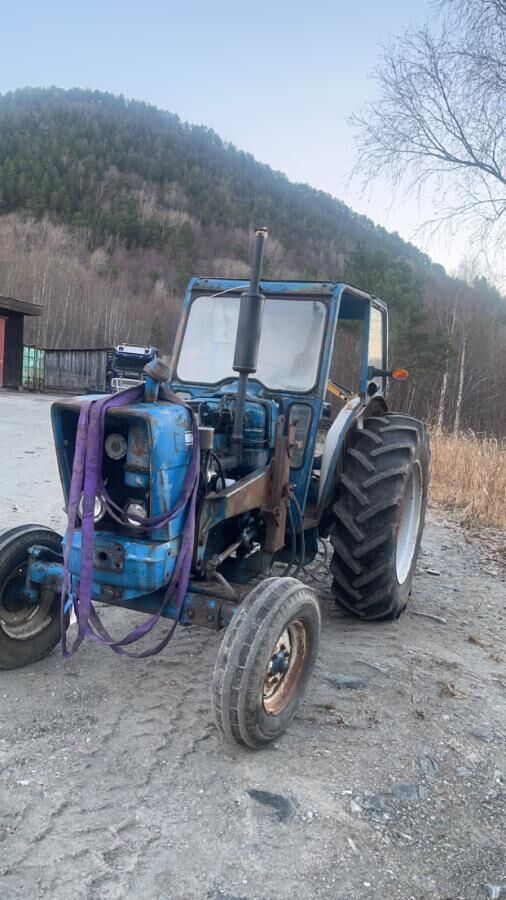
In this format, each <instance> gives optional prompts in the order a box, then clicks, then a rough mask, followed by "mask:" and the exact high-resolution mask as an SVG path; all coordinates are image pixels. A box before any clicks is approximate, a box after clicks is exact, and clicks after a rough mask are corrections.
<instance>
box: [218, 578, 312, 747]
mask: <svg viewBox="0 0 506 900" xmlns="http://www.w3.org/2000/svg"><path fill="white" fill-rule="evenodd" d="M320 627H321V615H320V607H319V605H318V600H317V598H316V594H315V592H314V591H313V590H312V588H310V587H307V586H306V585H304V584H302V583H301V582H300V581H298V580H297V579H296V578H267V579H265V581H262V582H261V583H260V584H259V585H258V586H257V587H255V588H253V590H252V591H251V592H250V593H249V594H248V595H247V596H246V597H245V598H244V600H243V601H242V603H241V606H240V608H239V611H238V612H237V613H236V615H235V617H234V619H233V620H232V622H231V624H230V625H229V627H228V628H227V630H226V632H225V636H224V638H223V641H222V644H221V647H220V650H219V653H218V658H217V660H216V668H215V670H214V678H213V697H212V702H213V712H214V718H215V721H216V724H217V726H218V728H219V730H220V731H221V732H222V734H223V735H224V736H225V737H226V738H228V739H231V740H235V741H237V743H239V744H245V745H246V746H247V747H252V748H253V749H260V748H262V747H265V746H267V744H269V743H270V742H271V741H274V740H276V738H278V737H280V735H282V734H283V732H284V731H286V729H287V728H288V726H289V724H290V722H291V721H292V719H293V717H294V715H295V713H296V711H297V708H298V706H299V704H300V702H301V700H302V697H303V694H304V691H305V690H306V687H307V684H308V681H309V679H310V677H311V673H312V671H313V668H314V664H315V662H316V657H317V655H318V645H319V640H320Z"/></svg>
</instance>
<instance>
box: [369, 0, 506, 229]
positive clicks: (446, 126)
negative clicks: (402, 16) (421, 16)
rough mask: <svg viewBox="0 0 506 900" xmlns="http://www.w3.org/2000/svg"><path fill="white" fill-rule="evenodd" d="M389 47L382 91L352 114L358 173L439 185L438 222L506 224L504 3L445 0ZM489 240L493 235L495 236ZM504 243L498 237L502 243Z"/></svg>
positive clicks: (411, 184) (418, 185) (417, 186)
mask: <svg viewBox="0 0 506 900" xmlns="http://www.w3.org/2000/svg"><path fill="white" fill-rule="evenodd" d="M439 9H440V15H439V17H436V19H435V22H434V24H433V26H432V27H429V26H427V25H426V26H423V27H420V28H415V29H412V30H409V31H407V32H406V33H405V34H404V35H403V36H401V37H399V38H396V39H394V40H393V41H392V42H391V43H390V45H389V46H387V47H386V48H385V49H384V51H383V57H382V60H381V62H380V64H379V66H378V67H377V68H376V70H375V73H374V74H375V78H376V80H377V83H378V86H379V97H378V98H377V99H375V100H374V101H372V102H370V103H369V104H367V105H366V108H365V109H364V110H363V112H362V113H361V114H359V115H356V116H354V117H353V119H352V123H353V124H354V125H355V126H357V127H358V135H357V148H358V164H357V170H358V172H359V173H361V174H362V176H363V177H364V178H365V181H366V183H369V181H370V180H372V179H374V178H376V177H377V176H379V175H381V176H383V177H385V176H387V177H388V178H389V180H390V181H391V182H392V183H393V184H394V185H399V184H400V183H402V184H404V185H405V186H407V187H408V188H409V189H411V190H415V191H421V190H422V189H423V188H424V187H429V188H432V189H433V191H434V197H435V202H436V209H437V221H438V222H443V221H446V222H453V224H454V225H458V226H461V225H464V226H465V227H466V228H467V229H470V230H471V231H472V232H476V231H477V230H478V231H479V234H480V237H481V239H482V240H483V242H485V241H486V240H487V239H492V238H493V237H495V240H496V242H498V241H499V240H500V239H501V236H504V234H505V231H506V224H503V223H504V222H506V0H440V3H439ZM489 245H490V240H489ZM496 245H497V244H496Z"/></svg>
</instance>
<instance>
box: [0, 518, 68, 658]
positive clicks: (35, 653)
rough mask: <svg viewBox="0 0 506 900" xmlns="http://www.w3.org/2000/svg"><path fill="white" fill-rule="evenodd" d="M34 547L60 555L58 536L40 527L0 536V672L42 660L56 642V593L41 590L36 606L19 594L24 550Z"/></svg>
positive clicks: (58, 630)
mask: <svg viewBox="0 0 506 900" xmlns="http://www.w3.org/2000/svg"><path fill="white" fill-rule="evenodd" d="M34 544H37V545H39V546H42V547H47V548H48V549H49V550H52V551H53V552H54V553H55V554H56V555H61V554H62V539H61V536H60V535H59V534H57V533H56V531H53V530H52V529H50V528H44V527H43V526H42V525H20V526H18V527H17V528H11V529H10V530H9V531H4V532H2V533H0V669H18V668H21V666H27V665H29V664H30V663H32V662H35V661H36V660H38V659H42V657H43V656H46V655H47V654H48V653H50V651H51V650H52V649H53V648H54V647H55V646H56V644H57V643H58V642H59V640H60V636H61V625H60V595H59V593H58V592H57V591H53V590H51V589H44V588H42V590H41V594H40V600H39V602H38V603H28V602H27V600H25V599H24V598H23V595H22V591H23V588H24V586H25V577H26V569H27V564H28V551H29V549H30V547H33V546H34Z"/></svg>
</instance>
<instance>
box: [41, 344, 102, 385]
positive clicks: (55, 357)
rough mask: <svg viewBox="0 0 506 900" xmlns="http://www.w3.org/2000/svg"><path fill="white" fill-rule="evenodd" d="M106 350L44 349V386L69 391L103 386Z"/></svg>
mask: <svg viewBox="0 0 506 900" xmlns="http://www.w3.org/2000/svg"><path fill="white" fill-rule="evenodd" d="M106 368H107V350H46V353H45V374H44V387H45V389H46V390H50V391H62V392H65V391H69V392H72V393H85V392H86V391H90V392H96V391H98V392H100V391H105V389H106Z"/></svg>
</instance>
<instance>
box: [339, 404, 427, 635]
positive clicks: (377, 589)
mask: <svg viewBox="0 0 506 900" xmlns="http://www.w3.org/2000/svg"><path fill="white" fill-rule="evenodd" d="M429 461H430V450H429V437H428V434H427V430H426V428H425V426H424V425H423V423H422V422H420V421H418V419H414V418H412V417H411V416H405V415H401V414H398V413H385V414H383V415H381V416H372V417H370V418H367V419H365V420H364V427H363V429H359V428H357V429H355V430H354V431H353V433H352V435H351V437H350V441H349V444H348V447H347V450H346V456H345V461H344V472H343V474H342V475H341V478H340V481H339V498H338V500H337V502H336V503H335V505H334V507H333V510H332V512H333V516H334V524H333V528H332V532H331V536H330V539H331V543H332V546H333V550H334V553H333V558H332V562H331V566H330V567H331V572H332V576H333V592H334V595H335V599H336V602H337V603H338V604H339V606H341V607H343V608H344V609H346V610H347V611H348V612H351V613H353V614H354V615H356V616H359V617H360V618H362V619H395V618H397V617H398V616H399V615H400V614H401V613H402V612H403V610H404V609H405V607H406V605H407V602H408V597H409V594H410V592H411V585H412V581H413V575H414V572H415V567H416V561H417V557H418V553H419V550H420V542H421V539H422V532H423V526H424V520H425V510H426V506H427V491H428V484H429Z"/></svg>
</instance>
